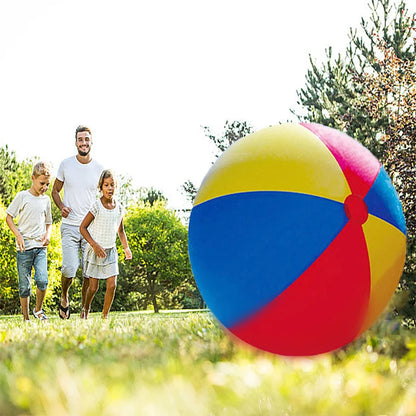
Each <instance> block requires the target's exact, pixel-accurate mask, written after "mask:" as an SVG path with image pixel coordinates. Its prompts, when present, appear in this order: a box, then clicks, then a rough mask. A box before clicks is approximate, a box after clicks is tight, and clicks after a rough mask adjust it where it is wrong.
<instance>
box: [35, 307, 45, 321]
mask: <svg viewBox="0 0 416 416" xmlns="http://www.w3.org/2000/svg"><path fill="white" fill-rule="evenodd" d="M33 316H34V317H35V318H36V319H39V320H41V321H48V317H47V316H46V315H45V312H43V310H42V309H41V310H40V311H39V312H36V311H35V309H33Z"/></svg>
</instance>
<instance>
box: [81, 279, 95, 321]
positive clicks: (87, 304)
mask: <svg viewBox="0 0 416 416" xmlns="http://www.w3.org/2000/svg"><path fill="white" fill-rule="evenodd" d="M89 283H90V284H89V285H88V289H87V293H86V294H85V304H84V310H83V311H81V318H83V319H87V318H88V313H89V311H90V309H91V302H92V300H93V299H94V296H95V294H96V293H97V290H98V287H99V280H98V279H95V278H94V277H90V278H89Z"/></svg>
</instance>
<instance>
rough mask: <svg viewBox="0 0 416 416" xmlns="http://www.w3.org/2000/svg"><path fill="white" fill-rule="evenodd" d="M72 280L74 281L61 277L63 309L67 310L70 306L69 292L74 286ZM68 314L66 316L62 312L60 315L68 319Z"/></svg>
mask: <svg viewBox="0 0 416 416" xmlns="http://www.w3.org/2000/svg"><path fill="white" fill-rule="evenodd" d="M72 280H73V277H64V276H61V289H62V293H61V305H62V307H63V308H66V307H67V306H68V305H69V296H68V292H69V288H70V287H71V285H72ZM68 312H69V311H68ZM68 312H66V314H64V312H63V311H61V310H60V311H59V315H61V316H62V317H63V318H68Z"/></svg>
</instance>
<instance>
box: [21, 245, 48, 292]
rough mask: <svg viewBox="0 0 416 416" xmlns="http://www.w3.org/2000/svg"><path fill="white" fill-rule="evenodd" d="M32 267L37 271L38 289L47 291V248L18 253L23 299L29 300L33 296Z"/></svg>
mask: <svg viewBox="0 0 416 416" xmlns="http://www.w3.org/2000/svg"><path fill="white" fill-rule="evenodd" d="M32 267H33V268H34V269H35V282H36V287H37V288H38V289H39V290H46V288H47V286H48V260H47V250H46V247H39V248H32V249H30V250H26V251H18V252H17V273H18V275H19V296H20V297H21V298H27V297H29V296H30V295H31V292H32V285H31V279H32Z"/></svg>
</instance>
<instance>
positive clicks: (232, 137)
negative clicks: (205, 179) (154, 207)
mask: <svg viewBox="0 0 416 416" xmlns="http://www.w3.org/2000/svg"><path fill="white" fill-rule="evenodd" d="M203 129H204V132H205V137H207V138H208V139H209V140H210V141H211V143H213V144H214V145H215V147H216V154H215V157H216V158H218V157H219V156H220V155H221V153H222V152H224V150H226V149H227V148H228V147H230V146H231V145H232V144H233V143H234V142H236V141H237V140H239V139H242V138H243V137H245V136H247V135H249V134H250V133H252V132H253V128H252V127H251V126H250V125H249V124H247V122H246V121H232V122H229V121H228V120H227V121H226V122H225V125H224V130H223V132H222V133H221V135H220V136H218V135H215V134H213V133H212V132H211V129H210V128H209V127H207V126H205V127H203ZM182 190H183V191H184V193H185V195H186V196H187V198H188V200H189V201H190V202H193V201H194V199H195V197H196V194H197V192H198V189H197V187H196V186H195V185H194V183H193V182H192V181H191V180H187V181H186V182H184V183H183V184H182Z"/></svg>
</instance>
